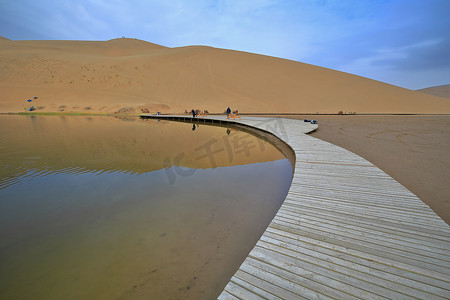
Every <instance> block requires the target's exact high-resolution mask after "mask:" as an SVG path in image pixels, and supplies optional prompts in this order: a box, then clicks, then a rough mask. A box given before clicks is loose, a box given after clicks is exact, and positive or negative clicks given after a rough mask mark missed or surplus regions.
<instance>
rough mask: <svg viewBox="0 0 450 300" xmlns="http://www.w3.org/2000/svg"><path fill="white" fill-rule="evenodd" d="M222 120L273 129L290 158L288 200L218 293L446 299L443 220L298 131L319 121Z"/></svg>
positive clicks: (449, 237) (384, 178)
mask: <svg viewBox="0 0 450 300" xmlns="http://www.w3.org/2000/svg"><path fill="white" fill-rule="evenodd" d="M168 118H178V117H177V116H168ZM183 118H186V119H188V120H189V119H190V117H189V116H183ZM191 118H192V117H191ZM206 119H207V120H208V121H209V122H222V123H227V122H228V121H227V120H226V116H213V117H210V116H208V117H207V118H206ZM206 119H205V120H203V122H206ZM229 123H239V124H245V125H247V126H252V127H254V128H259V129H262V130H265V131H268V132H271V133H272V134H274V135H275V136H277V137H279V138H280V139H282V140H283V141H285V142H287V143H288V144H289V145H290V146H291V148H292V149H293V150H294V152H295V155H296V162H295V173H294V176H293V180H292V184H291V188H290V190H289V193H288V195H287V197H286V200H285V202H284V203H283V205H282V206H281V208H280V210H279V212H278V213H277V215H276V216H275V218H274V220H273V221H272V222H271V224H270V225H269V227H268V228H267V229H266V231H265V233H264V234H263V235H262V237H261V238H260V240H259V241H258V243H257V244H256V245H255V247H254V248H253V250H252V251H251V252H250V253H249V256H248V257H247V259H246V260H245V261H244V262H243V263H242V265H241V267H240V269H239V270H238V271H237V272H236V274H235V275H234V276H233V277H232V278H231V280H230V282H229V283H228V285H227V286H226V287H225V289H224V291H223V293H222V294H221V295H220V296H219V299H280V298H281V299H302V298H308V299H311V298H315V299H321V298H323V299H326V298H328V297H329V298H333V299H351V298H352V297H354V298H359V299H367V298H370V299H378V298H379V299H381V298H390V299H405V298H417V299H450V226H448V225H447V224H446V223H445V222H444V221H442V220H441V219H440V218H439V217H438V216H437V215H436V214H435V213H434V212H433V211H432V210H431V209H430V208H429V207H428V206H427V205H426V204H425V203H423V202H422V201H421V200H420V199H418V198H417V197H416V196H415V195H414V194H412V193H411V192H410V191H409V190H407V189H406V188H405V187H403V186H402V185H400V184H399V183H398V182H396V181H395V180H394V179H392V178H391V177H390V176H389V175H387V174H386V173H385V172H383V171H381V170H380V169H378V168H377V167H376V166H374V165H373V164H372V163H370V162H368V161H367V160H365V159H363V158H362V157H359V156H358V155H356V154H354V153H351V152H349V151H347V150H345V149H343V148H340V147H338V146H335V145H332V144H330V143H327V142H324V141H321V140H318V139H316V138H313V137H311V136H308V135H306V134H305V133H308V132H311V131H313V130H315V129H316V128H317V126H316V125H313V124H309V123H305V122H302V121H299V120H288V119H276V118H265V117H247V116H242V120H232V121H231V122H229Z"/></svg>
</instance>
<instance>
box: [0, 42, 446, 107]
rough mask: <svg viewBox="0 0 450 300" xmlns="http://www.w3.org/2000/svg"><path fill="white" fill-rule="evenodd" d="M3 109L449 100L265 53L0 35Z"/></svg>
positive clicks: (438, 103)
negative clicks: (8, 37) (42, 39)
mask: <svg viewBox="0 0 450 300" xmlns="http://www.w3.org/2000/svg"><path fill="white" fill-rule="evenodd" d="M0 64H1V66H2V68H1V69H0V79H1V80H0V91H1V95H2V97H1V99H0V112H20V111H23V110H24V109H26V108H27V107H28V106H29V103H28V102H27V101H26V100H27V99H33V97H38V99H36V100H33V102H32V103H33V104H34V106H35V107H36V108H37V111H64V112H70V111H81V112H130V113H133V112H140V109H141V108H147V109H149V110H150V111H161V112H164V113H180V112H183V111H184V110H185V109H188V110H189V109H191V108H200V109H208V110H209V111H210V112H223V111H224V110H225V108H226V107H227V106H230V107H231V108H233V109H239V111H240V112H247V113H258V112H276V113H287V112H289V113H316V112H320V113H337V112H338V111H346V112H357V113H450V102H449V101H448V100H447V99H443V98H441V97H436V96H431V95H426V94H424V93H421V92H417V91H411V90H407V89H403V88H399V87H396V86H392V85H388V84H385V83H381V82H378V81H374V80H370V79H367V78H363V77H359V76H355V75H351V74H347V73H342V72H338V71H334V70H330V69H326V68H321V67H317V66H313V65H308V64H304V63H300V62H294V61H290V60H285V59H279V58H274V57H268V56H263V55H257V54H251V53H245V52H238V51H231V50H223V49H216V48H211V47H204V46H189V47H180V48H167V47H163V46H159V45H156V44H152V43H148V42H145V41H141V40H136V39H126V38H121V39H114V40H109V41H99V42H95V41H11V40H8V39H4V38H3V39H0Z"/></svg>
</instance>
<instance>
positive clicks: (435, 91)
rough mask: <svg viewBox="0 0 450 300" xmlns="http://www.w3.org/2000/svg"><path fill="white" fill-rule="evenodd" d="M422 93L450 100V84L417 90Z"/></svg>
mask: <svg viewBox="0 0 450 300" xmlns="http://www.w3.org/2000/svg"><path fill="white" fill-rule="evenodd" d="M417 91H419V92H422V93H426V94H430V95H434V96H438V97H443V98H447V99H450V84H444V85H438V86H432V87H428V88H425V89H420V90H417Z"/></svg>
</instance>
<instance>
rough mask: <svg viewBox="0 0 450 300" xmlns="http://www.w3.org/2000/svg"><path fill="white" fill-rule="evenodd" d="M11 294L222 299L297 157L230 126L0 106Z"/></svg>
mask: <svg viewBox="0 0 450 300" xmlns="http://www.w3.org/2000/svg"><path fill="white" fill-rule="evenodd" d="M0 154H1V157H0V168H1V169H0V298H1V299H212V298H215V297H217V296H218V295H219V294H220V292H221V291H222V289H223V288H224V287H225V285H226V284H227V282H228V280H229V279H230V277H231V276H232V275H233V274H234V273H235V271H236V270H237V269H238V268H239V266H240V264H241V263H242V261H243V260H244V259H245V258H246V256H247V254H248V252H250V250H251V249H252V248H253V246H254V244H255V243H256V241H257V240H258V239H259V237H260V236H261V234H262V233H263V232H264V230H265V229H266V227H267V226H268V224H269V223H270V221H271V220H272V218H273V217H274V215H275V214H276V212H277V210H278V208H279V207H280V205H281V204H282V202H283V201H284V199H285V197H286V194H287V192H288V190H289V187H290V184H291V180H292V167H291V164H290V162H289V161H288V160H287V159H286V158H285V156H284V155H283V154H282V153H281V152H280V151H279V150H278V149H277V148H276V147H275V146H273V145H272V144H271V143H269V142H267V141H266V140H265V139H262V138H260V137H257V136H255V135H254V134H251V133H248V132H243V131H240V130H236V129H233V128H226V127H215V126H207V125H195V124H189V123H181V122H170V121H158V120H141V119H139V118H131V117H130V118H113V117H86V116H17V115H16V116H14V115H10V116H7V115H5V116H0Z"/></svg>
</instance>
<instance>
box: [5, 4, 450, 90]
mask: <svg viewBox="0 0 450 300" xmlns="http://www.w3.org/2000/svg"><path fill="white" fill-rule="evenodd" d="M0 11H1V16H0V35H1V36H4V37H7V38H9V39H12V40H33V39H35V40H42V39H49V40H108V39H111V38H117V37H122V36H126V37H132V38H139V39H143V40H146V41H149V42H153V43H156V44H160V45H164V46H168V47H179V46H187V45H208V46H213V47H218V48H226V49H234V50H241V51H248V52H253V53H260V54H265V55H271V56H276V57H282V58H287V59H292V60H296V61H301V62H305V63H310V64H314V65H319V66H323V67H327V68H331V69H335V70H340V71H344V72H348V73H352V74H357V75H361V76H364V77H368V78H372V79H376V80H379V81H383V82H387V83H390V84H394V85H398V86H401V87H405V88H410V89H419V88H423V87H428V86H433V85H442V84H449V83H450V17H449V12H450V0H420V1H419V0H377V1H376V0H315V1H313V0H296V1H295V0H286V1H276V0H254V1H246V0H240V1H239V0H215V1H214V0H190V1H180V0H173V1H164V0H79V1H76V0H72V1H67V0H0Z"/></svg>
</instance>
